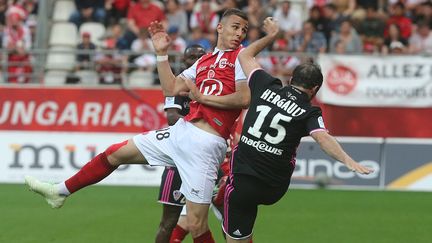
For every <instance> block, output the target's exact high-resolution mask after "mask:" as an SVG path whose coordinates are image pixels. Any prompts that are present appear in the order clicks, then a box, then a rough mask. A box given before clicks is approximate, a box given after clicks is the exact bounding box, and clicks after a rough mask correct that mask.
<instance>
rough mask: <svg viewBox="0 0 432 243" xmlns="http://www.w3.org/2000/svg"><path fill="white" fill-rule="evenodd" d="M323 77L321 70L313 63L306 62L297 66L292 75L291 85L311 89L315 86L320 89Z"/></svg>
mask: <svg viewBox="0 0 432 243" xmlns="http://www.w3.org/2000/svg"><path fill="white" fill-rule="evenodd" d="M322 83H323V75H322V73H321V68H320V66H318V65H317V64H315V63H312V62H306V63H302V64H300V65H298V66H297V67H296V68H295V69H294V71H293V75H292V79H291V84H292V85H297V86H300V87H303V88H305V89H312V88H313V87H315V86H318V87H321V85H322Z"/></svg>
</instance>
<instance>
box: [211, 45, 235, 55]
mask: <svg viewBox="0 0 432 243" xmlns="http://www.w3.org/2000/svg"><path fill="white" fill-rule="evenodd" d="M227 51H234V49H227V50H221V49H219V48H217V47H215V48H214V50H213V53H212V55H214V54H216V53H218V52H227Z"/></svg>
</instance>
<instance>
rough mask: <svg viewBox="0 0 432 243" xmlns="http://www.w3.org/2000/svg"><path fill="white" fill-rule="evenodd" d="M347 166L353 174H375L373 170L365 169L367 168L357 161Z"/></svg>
mask: <svg viewBox="0 0 432 243" xmlns="http://www.w3.org/2000/svg"><path fill="white" fill-rule="evenodd" d="M346 166H347V167H348V169H350V170H351V171H352V172H357V173H360V174H364V175H368V174H370V173H372V172H374V170H373V169H371V168H368V167H365V166H363V165H361V164H359V163H357V162H355V161H351V162H350V163H347V164H346Z"/></svg>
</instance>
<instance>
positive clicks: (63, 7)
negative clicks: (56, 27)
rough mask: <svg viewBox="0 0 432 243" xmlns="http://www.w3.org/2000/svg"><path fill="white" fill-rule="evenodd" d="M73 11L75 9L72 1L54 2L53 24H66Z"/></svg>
mask: <svg viewBox="0 0 432 243" xmlns="http://www.w3.org/2000/svg"><path fill="white" fill-rule="evenodd" d="M75 9H76V8H75V3H74V1H71V0H69V1H67V0H61V1H56V2H55V5H54V10H53V16H52V20H53V21H54V22H67V21H68V20H69V17H70V16H71V14H72V13H73V12H74V11H75Z"/></svg>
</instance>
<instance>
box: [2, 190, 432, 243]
mask: <svg viewBox="0 0 432 243" xmlns="http://www.w3.org/2000/svg"><path fill="white" fill-rule="evenodd" d="M157 190H158V189H157V188H154V187H110V186H93V187H90V188H87V189H84V190H82V191H80V192H78V193H77V194H75V195H74V196H72V197H71V198H69V199H68V200H67V201H66V204H65V205H64V207H63V208H61V209H60V210H54V209H51V208H49V206H48V205H47V204H46V203H45V202H44V201H43V200H42V198H41V197H39V196H37V195H36V194H33V193H30V192H29V191H27V189H26V188H25V186H24V185H7V184H1V185H0V242H4V243H9V242H11V243H23V242H34V243H47V242H61V243H63V242H70V243H72V242H73V243H76V242H80V243H86V242H88V243H99V242H100V243H108V242H113V243H117V242H118V243H120V242H122V243H123V242H124V243H134V242H145V243H147V242H153V241H154V235H155V232H156V229H157V226H158V223H159V219H160V213H161V205H160V204H158V203H156V198H157V193H158V191H157ZM211 214H212V213H211ZM210 227H211V228H212V231H213V235H214V237H215V240H216V242H224V240H223V238H222V236H221V232H220V228H219V223H218V222H217V220H216V219H215V217H214V216H213V215H211V216H210ZM185 242H192V240H191V238H190V237H188V238H187V240H186V241H185ZM254 242H255V243H265V242H269V243H279V242H281V243H284V242H295V243H309V242H310V243H321V242H323V243H327V242H331V243H339V242H340V243H355V242H359V243H372V242H373V243H375V242H376V243H386V242H388V243H398V242H400V243H423V242H424V243H426V242H428V243H429V242H432V193H426V192H382V191H333V190H292V189H290V191H289V192H288V193H287V194H286V195H285V197H284V198H283V199H282V200H281V201H280V202H279V203H277V204H276V205H273V206H263V207H261V208H260V209H259V215H258V220H257V222H256V225H255V232H254Z"/></svg>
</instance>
